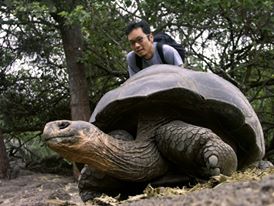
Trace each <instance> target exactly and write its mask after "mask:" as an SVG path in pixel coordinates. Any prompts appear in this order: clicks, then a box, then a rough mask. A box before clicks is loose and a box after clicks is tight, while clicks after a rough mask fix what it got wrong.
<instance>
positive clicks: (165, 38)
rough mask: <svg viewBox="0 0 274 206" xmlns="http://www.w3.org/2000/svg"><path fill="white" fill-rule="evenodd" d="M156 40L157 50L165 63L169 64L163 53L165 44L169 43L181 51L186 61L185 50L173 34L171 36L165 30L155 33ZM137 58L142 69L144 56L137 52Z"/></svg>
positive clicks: (137, 63)
mask: <svg viewBox="0 0 274 206" xmlns="http://www.w3.org/2000/svg"><path fill="white" fill-rule="evenodd" d="M154 42H157V46H156V48H157V51H158V53H159V56H160V58H161V60H162V62H163V64H167V62H166V61H165V58H164V53H163V44H167V45H169V46H171V47H173V48H174V49H176V50H177V51H178V53H179V55H180V56H181V58H182V61H183V62H185V50H184V48H183V47H182V45H181V44H178V43H177V42H176V41H175V40H174V39H173V38H172V37H171V36H169V35H168V34H167V33H165V32H158V33H156V34H155V35H154ZM135 59H136V66H137V67H138V68H140V69H143V62H142V58H141V57H139V56H138V55H137V54H135Z"/></svg>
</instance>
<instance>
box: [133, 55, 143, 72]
mask: <svg viewBox="0 0 274 206" xmlns="http://www.w3.org/2000/svg"><path fill="white" fill-rule="evenodd" d="M135 61H136V66H137V67H138V68H139V69H140V70H142V69H143V62H142V58H141V57H139V56H138V55H137V54H135Z"/></svg>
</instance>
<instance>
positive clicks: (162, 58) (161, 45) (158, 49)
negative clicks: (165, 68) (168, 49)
mask: <svg viewBox="0 0 274 206" xmlns="http://www.w3.org/2000/svg"><path fill="white" fill-rule="evenodd" d="M157 51H158V53H159V56H160V58H161V60H162V62H163V64H167V62H166V60H165V57H164V52H163V44H162V43H160V42H157Z"/></svg>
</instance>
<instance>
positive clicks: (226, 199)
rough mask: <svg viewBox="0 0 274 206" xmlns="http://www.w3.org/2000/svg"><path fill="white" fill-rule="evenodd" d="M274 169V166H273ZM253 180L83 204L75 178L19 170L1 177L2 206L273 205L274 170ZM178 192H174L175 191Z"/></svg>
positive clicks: (155, 192) (162, 190)
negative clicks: (9, 178) (185, 191)
mask: <svg viewBox="0 0 274 206" xmlns="http://www.w3.org/2000/svg"><path fill="white" fill-rule="evenodd" d="M273 171H274V169H273ZM256 175H257V176H256V178H254V177H253V178H251V179H250V180H244V181H241V180H237V181H236V182H235V181H228V182H226V183H221V181H217V183H216V182H215V183H214V184H216V185H215V186H214V188H211V189H209V188H205V189H200V190H196V191H194V192H187V193H184V192H182V190H177V191H176V189H173V190H168V189H166V188H157V189H153V188H151V189H150V190H149V189H148V190H147V191H146V193H144V194H140V195H137V196H134V197H130V198H129V199H128V200H126V201H123V202H118V201H117V200H115V199H113V198H109V197H102V198H99V199H97V200H96V201H95V202H93V203H87V204H84V203H82V201H81V200H80V197H79V196H78V189H77V184H76V182H75V181H74V180H73V178H72V177H66V176H60V175H53V174H42V173H34V172H31V171H27V170H20V173H19V176H18V177H17V178H15V179H11V180H0V205H1V206H44V205H48V206H51V205H52V206H56V205H59V206H60V205H64V206H65V205H79V206H82V205H86V206H87V205H88V206H90V205H111V206H114V205H123V206H128V205H130V206H143V205H148V206H151V205H157V206H159V205H162V206H166V205H167V206H168V205H178V206H179V205H195V206H198V205H202V206H203V205H241V206H242V205H243V206H244V205H248V206H249V205H251V206H252V205H254V206H260V205H271V206H274V172H273V173H272V174H271V173H270V174H267V175H262V173H258V174H256ZM241 178H242V177H240V179H241ZM174 191H175V192H174Z"/></svg>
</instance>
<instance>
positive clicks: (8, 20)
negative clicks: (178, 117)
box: [0, 0, 274, 178]
mask: <svg viewBox="0 0 274 206" xmlns="http://www.w3.org/2000/svg"><path fill="white" fill-rule="evenodd" d="M0 4H1V5H0V45H1V46H0V177H1V178H3V177H7V176H8V171H9V167H10V163H9V162H11V161H12V160H15V159H21V160H22V162H23V163H24V165H25V166H26V167H33V166H34V165H37V164H38V165H39V164H41V162H42V161H43V160H44V159H47V158H51V157H55V158H57V159H58V157H57V156H56V154H54V153H52V152H51V151H50V150H49V149H48V148H47V147H46V146H45V145H44V144H43V142H42V141H41V133H42V130H43V127H44V125H45V124H46V123H47V122H49V121H51V120H57V119H72V120H86V121H87V120H88V119H89V117H90V114H91V113H92V111H93V109H94V107H95V105H96V103H97V102H98V100H99V99H100V98H101V96H102V95H103V94H105V93H106V92H107V91H109V90H111V89H113V88H116V87H118V86H119V85H120V84H121V83H123V82H124V81H125V80H126V79H127V78H128V74H127V65H126V59H125V57H126V54H127V52H129V51H130V47H129V44H128V41H127V37H126V36H125V34H124V30H125V27H126V25H127V24H128V23H129V22H130V21H132V20H134V19H145V20H147V21H148V22H149V23H150V24H151V26H152V28H153V29H154V30H155V31H165V32H168V33H169V34H171V35H172V36H173V37H174V38H176V40H177V41H178V42H180V43H181V44H182V45H183V47H184V48H185V50H186V62H185V67H186V68H189V69H193V70H198V71H205V72H213V73H215V74H217V75H219V76H221V77H223V78H224V79H226V80H228V81H230V82H231V83H233V84H234V85H235V86H237V87H238V88H239V89H240V90H241V91H242V92H243V93H244V94H245V95H246V97H247V98H248V100H249V101H250V103H251V104H252V106H253V108H254V109H255V111H256V113H257V115H258V117H259V119H260V121H261V124H262V126H263V131H264V136H265V142H266V158H268V159H270V160H271V159H272V158H273V159H274V152H273V150H274V69H273V65H274V50H273V39H274V38H273V36H274V35H273V31H274V17H273V8H274V2H273V1H271V0H236V1H226V0H203V1H201V0H198V1H192V0H165V1H162V0H161V1H160V0H132V1H130V0H115V1H111V0H80V1H74V0H66V1H65V0H59V1H53V0H40V1H27V0H1V1H0Z"/></svg>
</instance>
